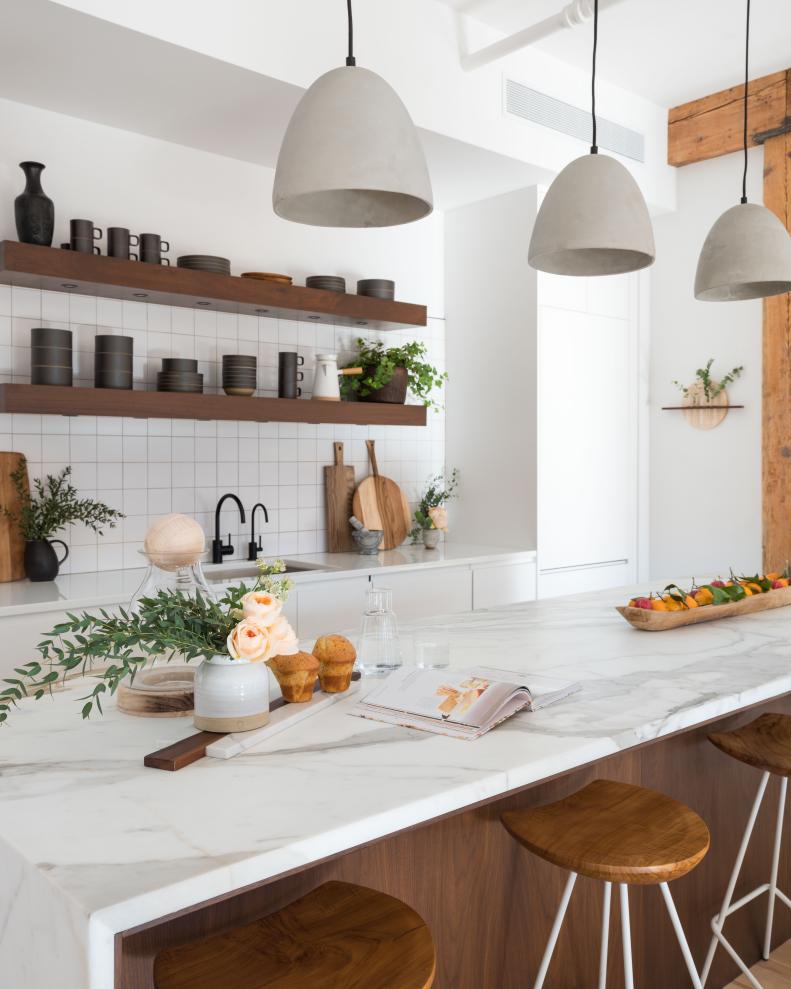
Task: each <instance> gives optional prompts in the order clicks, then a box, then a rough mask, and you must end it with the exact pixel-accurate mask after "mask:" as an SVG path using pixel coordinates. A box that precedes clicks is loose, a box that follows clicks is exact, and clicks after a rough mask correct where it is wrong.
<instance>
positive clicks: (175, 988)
mask: <svg viewBox="0 0 791 989" xmlns="http://www.w3.org/2000/svg"><path fill="white" fill-rule="evenodd" d="M434 972H435V954H434V944H433V942H432V939H431V933H430V932H429V929H428V927H427V926H426V923H425V921H424V920H423V919H422V917H420V915H419V914H417V913H416V912H415V911H414V910H412V908H411V907H408V906H407V905H406V904H405V903H402V902H401V901H400V900H397V899H396V898H395V897H393V896H388V895H387V894H385V893H379V892H377V891H376V890H373V889H367V888H365V887H363V886H354V885H352V884H350V883H343V882H329V883H325V884H324V885H323V886H319V887H318V888H317V889H314V890H312V892H310V893H308V894H307V895H306V896H303V897H302V898H301V899H299V900H297V901H296V902H295V903H291V904H289V906H287V907H284V908H283V909H282V910H279V911H278V912H277V913H273V914H270V915H269V916H268V917H263V918H261V919H260V920H256V921H254V922H253V923H252V924H247V925H246V926H244V927H240V928H238V929H236V930H232V931H229V932H228V933H226V934H221V935H218V936H216V937H210V938H205V939H203V940H201V941H195V942H193V943H191V944H185V945H183V946H181V947H178V948H171V949H169V950H167V951H163V952H162V953H161V954H159V955H158V956H157V958H156V960H155V963H154V985H155V986H156V989H308V987H309V989H429V987H430V986H431V984H432V983H433V981H434Z"/></svg>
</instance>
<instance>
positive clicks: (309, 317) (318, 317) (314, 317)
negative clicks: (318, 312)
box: [308, 316, 321, 319]
mask: <svg viewBox="0 0 791 989" xmlns="http://www.w3.org/2000/svg"><path fill="white" fill-rule="evenodd" d="M308 319H321V316H308Z"/></svg>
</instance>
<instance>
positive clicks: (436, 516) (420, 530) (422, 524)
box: [410, 467, 459, 549]
mask: <svg viewBox="0 0 791 989" xmlns="http://www.w3.org/2000/svg"><path fill="white" fill-rule="evenodd" d="M458 485H459V471H458V469H457V468H456V467H454V468H453V470H452V471H451V472H450V476H449V477H447V478H446V477H445V474H444V473H442V474H437V475H436V476H435V477H432V478H431V480H430V481H429V482H428V484H427V485H426V489H425V491H424V492H423V497H422V498H421V499H420V503H419V505H418V507H417V508H416V509H415V514H414V519H415V527H414V528H413V529H412V531H411V533H410V536H411V537H412V542H413V543H416V542H417V541H418V539H419V538H420V537H421V536H422V537H423V545H424V546H425V547H426V549H436V548H437V545H438V543H439V537H440V533H441V532H447V531H448V510H447V509H446V508H445V503H446V502H448V501H450V499H451V498H455V497H456V488H457V487H458Z"/></svg>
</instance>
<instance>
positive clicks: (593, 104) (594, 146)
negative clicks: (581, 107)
mask: <svg viewBox="0 0 791 989" xmlns="http://www.w3.org/2000/svg"><path fill="white" fill-rule="evenodd" d="M598 47H599V0H593V69H592V71H591V116H592V117H593V140H592V142H591V154H592V155H597V154H598V153H599V148H598V145H597V144H596V49H597V48H598Z"/></svg>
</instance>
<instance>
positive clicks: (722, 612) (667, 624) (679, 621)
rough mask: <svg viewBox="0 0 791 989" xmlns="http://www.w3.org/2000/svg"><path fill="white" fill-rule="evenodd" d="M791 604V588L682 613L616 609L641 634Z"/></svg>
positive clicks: (645, 609)
mask: <svg viewBox="0 0 791 989" xmlns="http://www.w3.org/2000/svg"><path fill="white" fill-rule="evenodd" d="M789 604H791V587H778V588H777V589H776V590H773V591H767V592H766V594H754V595H753V596H752V597H749V598H743V599H742V600H741V601H732V602H730V603H728V604H709V605H706V606H705V607H704V608H689V609H688V610H685V611H648V609H647V608H629V607H628V606H627V607H622V608H616V611H618V612H619V613H620V614H621V615H623V617H624V618H625V619H626V620H627V622H629V624H630V625H631V626H632V627H633V628H637V629H640V631H642V632H665V631H667V630H668V629H671V628H683V627H684V626H685V625H698V624H700V623H701V622H715V621H718V620H719V619H720V618H736V617H738V616H739V615H756V614H758V612H760V611H771V610H772V609H773V608H785V607H787V606H788V605H789Z"/></svg>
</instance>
